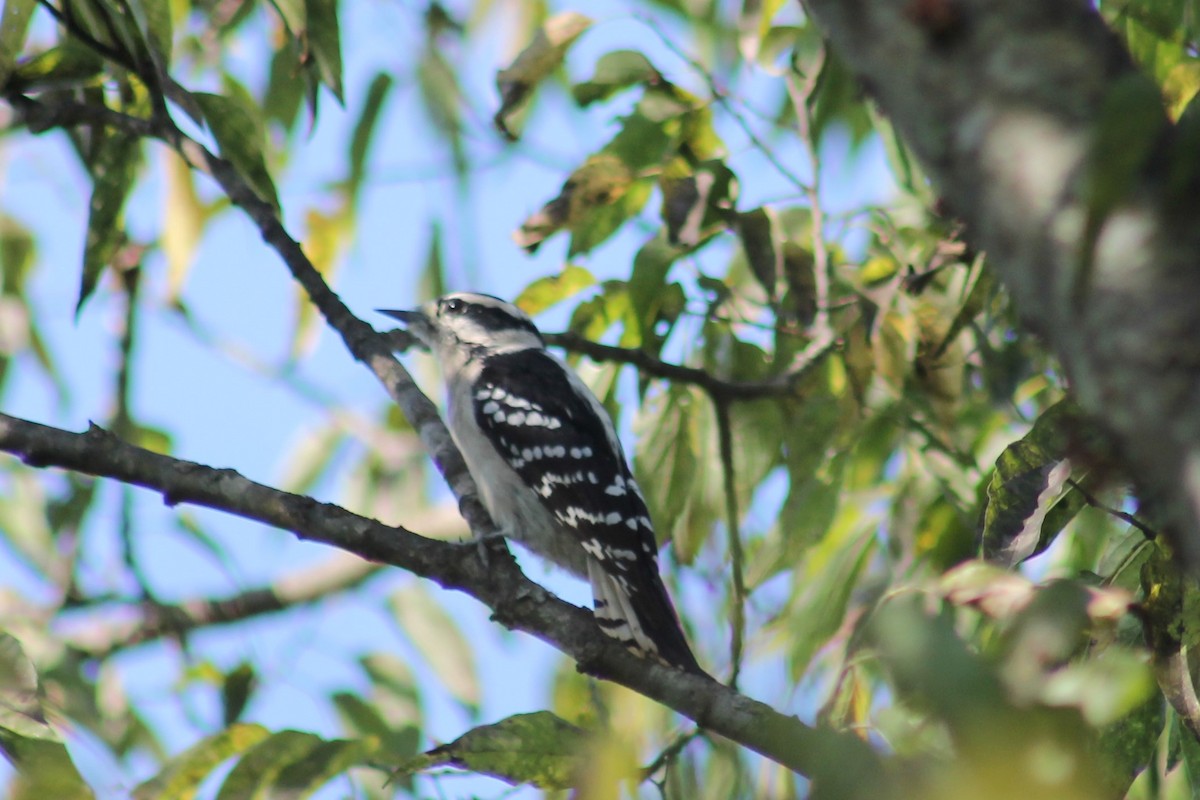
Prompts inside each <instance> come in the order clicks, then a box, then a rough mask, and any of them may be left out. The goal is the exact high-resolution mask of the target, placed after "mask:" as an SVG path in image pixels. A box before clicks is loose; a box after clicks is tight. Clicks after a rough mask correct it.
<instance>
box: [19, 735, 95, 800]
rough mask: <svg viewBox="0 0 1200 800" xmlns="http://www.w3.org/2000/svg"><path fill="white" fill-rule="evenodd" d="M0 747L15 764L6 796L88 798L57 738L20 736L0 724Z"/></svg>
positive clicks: (31, 799)
mask: <svg viewBox="0 0 1200 800" xmlns="http://www.w3.org/2000/svg"><path fill="white" fill-rule="evenodd" d="M0 750H2V751H3V753H4V755H5V756H6V757H7V758H8V759H9V760H10V761H11V762H12V763H13V766H15V767H16V770H17V774H16V776H15V777H14V778H13V780H12V782H11V783H10V784H9V785H8V787H7V789H8V794H7V795H5V796H6V797H7V798H8V800H44V799H45V798H53V800H91V799H92V798H94V797H95V794H94V793H93V792H92V790H91V789H90V788H89V787H88V785H87V784H86V783H84V780H83V778H82V777H81V776H80V774H79V770H78V769H76V767H75V764H74V762H72V761H71V755H70V753H68V752H67V748H66V746H65V745H64V744H63V743H62V742H60V741H57V740H56V739H52V738H42V737H28V736H22V735H20V734H18V733H14V732H11V731H9V730H7V729H5V728H4V727H3V726H0Z"/></svg>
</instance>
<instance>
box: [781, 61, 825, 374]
mask: <svg viewBox="0 0 1200 800" xmlns="http://www.w3.org/2000/svg"><path fill="white" fill-rule="evenodd" d="M822 52H824V51H822ZM820 74H821V70H820V69H813V70H810V74H809V75H808V76H806V77H805V79H804V82H803V84H801V83H800V82H799V80H798V78H797V75H796V72H795V70H794V69H793V70H789V71H788V73H787V77H786V83H787V90H788V96H789V97H790V98H791V100H792V106H793V107H794V108H795V110H796V127H797V128H798V129H799V132H800V139H801V140H802V141H803V142H804V145H805V147H804V151H805V153H806V154H807V155H808V165H809V169H810V170H811V171H812V180H811V181H810V182H809V183H808V185H807V186H806V187H805V188H804V191H805V193H806V194H807V195H808V208H809V215H810V217H811V227H812V241H813V245H812V246H813V293H814V294H815V295H816V297H815V301H816V302H815V306H816V310H815V312H814V314H813V321H812V325H810V326H809V328H810V331H811V335H812V337H813V338H812V341H810V342H809V343H808V344H807V345H805V347H804V349H803V350H801V351H800V352H799V353H797V354H796V357H795V359H794V361H793V364H792V367H791V371H795V370H796V369H799V368H800V367H801V366H802V365H804V364H807V363H809V362H811V361H812V360H813V359H814V358H815V357H816V356H817V354H819V353H821V352H824V350H825V349H826V348H828V347H829V345H830V344H831V343H832V342H833V341H834V338H835V337H834V333H833V326H832V325H831V324H830V320H829V287H830V283H831V278H832V274H833V265H832V264H831V263H830V259H829V246H828V244H827V243H826V241H825V212H824V211H823V210H822V207H821V162H820V159H819V158H818V157H817V141H816V138H815V137H814V135H813V117H812V109H811V108H810V107H809V100H810V99H811V98H812V95H813V92H814V91H815V90H816V85H817V80H818V78H819V77H820Z"/></svg>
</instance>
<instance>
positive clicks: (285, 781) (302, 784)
mask: <svg viewBox="0 0 1200 800" xmlns="http://www.w3.org/2000/svg"><path fill="white" fill-rule="evenodd" d="M377 747H378V742H376V741H375V740H372V739H366V740H360V741H346V740H341V739H338V740H334V741H331V742H320V743H318V744H317V746H316V747H314V748H312V749H311V750H309V751H308V753H306V754H305V756H304V758H303V759H301V760H299V761H294V762H292V763H291V764H289V765H288V766H287V767H284V769H283V771H282V772H280V773H279V775H278V777H276V779H275V781H274V782H273V783H272V784H271V791H270V792H269V793H268V794H267V797H268V798H270V800H275V799H276V798H278V800H302V798H305V797H309V796H311V795H312V794H314V793H315V792H316V791H317V790H318V789H320V788H321V787H322V786H324V785H325V784H327V783H329V782H330V781H331V780H333V779H334V778H336V777H337V776H338V775H341V774H342V773H343V772H345V771H346V770H347V769H349V768H350V767H352V766H354V765H356V764H365V763H366V762H367V760H368V759H369V758H370V757H371V756H373V755H374V753H375V751H376V749H377Z"/></svg>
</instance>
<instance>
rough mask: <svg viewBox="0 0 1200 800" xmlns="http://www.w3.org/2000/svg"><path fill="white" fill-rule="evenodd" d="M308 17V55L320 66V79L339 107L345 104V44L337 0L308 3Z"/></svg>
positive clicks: (306, 29)
mask: <svg viewBox="0 0 1200 800" xmlns="http://www.w3.org/2000/svg"><path fill="white" fill-rule="evenodd" d="M304 10H305V13H306V14H307V16H308V19H307V22H306V24H305V27H304V35H305V39H306V44H307V48H306V50H307V52H308V53H311V54H312V57H313V60H314V61H315V62H316V69H317V75H318V77H319V78H320V80H321V83H323V84H325V85H326V86H327V87H328V88H329V90H330V91H331V92H333V96H334V97H336V98H337V101H338V102H339V103H341V102H343V100H342V40H341V24H340V23H339V22H338V12H337V0H304Z"/></svg>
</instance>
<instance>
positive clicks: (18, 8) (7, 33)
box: [0, 0, 37, 86]
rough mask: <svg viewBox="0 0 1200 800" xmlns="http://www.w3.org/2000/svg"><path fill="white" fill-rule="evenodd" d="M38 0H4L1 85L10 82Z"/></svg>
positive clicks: (0, 11) (0, 26) (0, 20)
mask: <svg viewBox="0 0 1200 800" xmlns="http://www.w3.org/2000/svg"><path fill="white" fill-rule="evenodd" d="M36 7H37V0H4V6H3V8H2V9H0V86H5V85H7V84H8V76H9V75H11V74H12V71H13V67H14V66H16V63H17V61H16V54H17V53H20V52H21V47H22V45H24V44H25V37H26V35H27V34H28V33H29V20H30V18H32V17H33V9H34V8H36Z"/></svg>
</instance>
